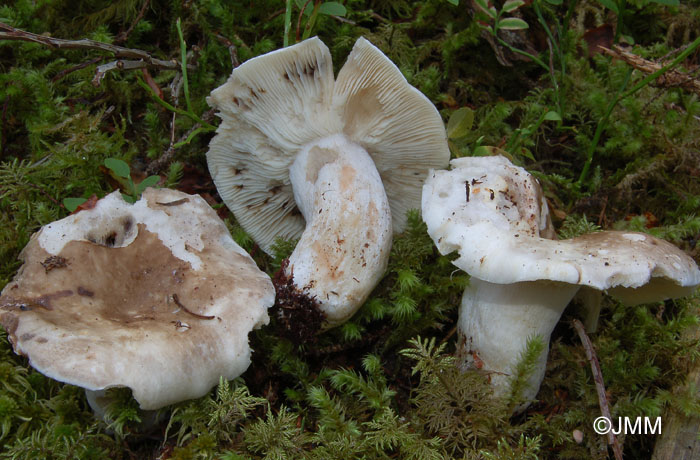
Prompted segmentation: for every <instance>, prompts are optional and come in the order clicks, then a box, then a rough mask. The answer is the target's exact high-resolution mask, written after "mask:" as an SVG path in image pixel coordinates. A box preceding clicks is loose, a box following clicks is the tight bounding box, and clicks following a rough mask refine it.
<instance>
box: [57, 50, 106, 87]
mask: <svg viewBox="0 0 700 460" xmlns="http://www.w3.org/2000/svg"><path fill="white" fill-rule="evenodd" d="M103 59H104V56H100V57H96V58H94V59H90V60H89V61H85V62H81V63H80V64H78V65H75V66H73V67H71V68H69V69H63V70H61V71H60V72H58V73H57V74H56V75H54V76H53V77H51V81H52V82H57V81H58V80H60V79H61V78H63V77H65V76H66V75H68V74H69V73H72V72H75V71H76V70H80V69H84V68H85V67H89V66H91V65H93V64H97V63H98V62H100V61H101V60H103Z"/></svg>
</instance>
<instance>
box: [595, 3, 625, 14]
mask: <svg viewBox="0 0 700 460" xmlns="http://www.w3.org/2000/svg"><path fill="white" fill-rule="evenodd" d="M598 1H599V2H600V3H601V5H603V6H604V7H606V8H607V9H609V10H611V11H612V12H613V13H615V14H620V9H619V8H618V7H617V3H615V1H614V0H598Z"/></svg>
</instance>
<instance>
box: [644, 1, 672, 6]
mask: <svg viewBox="0 0 700 460" xmlns="http://www.w3.org/2000/svg"><path fill="white" fill-rule="evenodd" d="M649 1H650V2H652V3H658V4H659V5H666V6H678V5H680V2H679V1H678V0H649Z"/></svg>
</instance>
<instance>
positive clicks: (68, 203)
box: [63, 198, 87, 212]
mask: <svg viewBox="0 0 700 460" xmlns="http://www.w3.org/2000/svg"><path fill="white" fill-rule="evenodd" d="M86 201H87V198H64V199H63V206H65V207H66V209H67V210H68V211H70V212H73V211H75V210H76V209H78V206H80V205H81V204H83V203H85V202H86Z"/></svg>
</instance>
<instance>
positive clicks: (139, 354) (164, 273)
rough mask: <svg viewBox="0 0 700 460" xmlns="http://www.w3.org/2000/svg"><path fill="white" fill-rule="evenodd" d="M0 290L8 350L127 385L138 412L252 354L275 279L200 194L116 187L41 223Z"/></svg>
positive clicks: (95, 386)
mask: <svg viewBox="0 0 700 460" xmlns="http://www.w3.org/2000/svg"><path fill="white" fill-rule="evenodd" d="M21 258H22V259H23V260H24V265H23V266H22V268H21V269H20V272H19V273H18V274H17V276H16V277H15V279H14V280H13V281H12V282H10V283H9V284H8V285H7V286H6V287H5V289H4V290H3V292H2V296H0V323H2V325H3V327H4V328H5V329H6V330H7V332H8V335H9V338H10V341H11V342H12V344H13V346H14V349H15V352H17V353H19V354H23V355H26V356H28V357H29V360H30V363H31V364H32V366H34V367H35V368H36V369H37V370H39V371H40V372H42V373H43V374H45V375H47V376H49V377H51V378H54V379H56V380H60V381H62V382H66V383H70V384H74V385H79V386H81V387H84V388H86V389H88V390H102V389H106V388H111V387H129V388H131V390H132V392H133V396H134V398H135V399H136V400H137V401H138V402H139V404H140V405H141V408H143V409H157V408H159V407H163V406H165V405H168V404H172V403H175V402H178V401H182V400H185V399H190V398H196V397H199V396H202V395H204V394H205V393H206V392H207V391H209V390H210V389H211V388H212V387H213V386H214V385H216V384H217V383H218V382H219V378H220V376H223V377H225V378H227V379H232V378H234V377H236V376H238V375H240V374H241V373H243V372H244V371H245V370H246V368H247V367H248V365H249V363H250V347H249V345H248V333H249V332H250V331H251V330H252V329H253V328H255V327H258V326H260V325H262V324H266V323H267V322H268V316H267V308H269V307H270V306H271V305H272V304H273V302H274V288H273V286H272V283H271V281H270V279H269V277H268V276H267V275H265V274H264V273H263V272H261V271H260V270H259V269H258V268H257V267H256V265H255V263H254V262H253V260H252V259H251V258H250V256H249V255H248V254H247V253H246V252H245V251H243V250H242V249H241V248H240V247H239V246H238V245H237V244H236V243H235V242H234V241H233V240H232V239H231V237H230V235H229V233H228V230H227V228H226V226H225V225H224V224H223V222H222V221H221V220H220V219H219V218H218V217H217V215H216V213H215V212H214V210H212V209H211V207H209V206H208V205H207V204H206V202H205V201H204V200H203V199H202V198H200V197H199V196H194V195H187V194H184V193H181V192H177V191H174V190H167V189H147V190H146V191H145V192H144V193H143V197H142V199H141V200H139V201H137V202H136V203H135V204H134V205H130V204H127V203H126V202H124V201H123V200H122V198H121V195H120V194H119V193H118V192H115V193H112V194H110V195H108V196H107V197H105V198H103V199H102V200H100V201H98V202H97V205H96V206H95V208H93V209H90V210H85V211H81V212H79V213H77V214H74V215H71V216H68V217H66V218H65V219H62V220H59V221H57V222H53V223H51V224H49V225H46V226H44V227H43V228H42V229H41V230H40V231H39V232H37V233H36V234H34V235H33V236H32V239H31V241H30V242H29V244H28V245H27V246H26V247H25V249H24V250H23V252H22V254H21Z"/></svg>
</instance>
